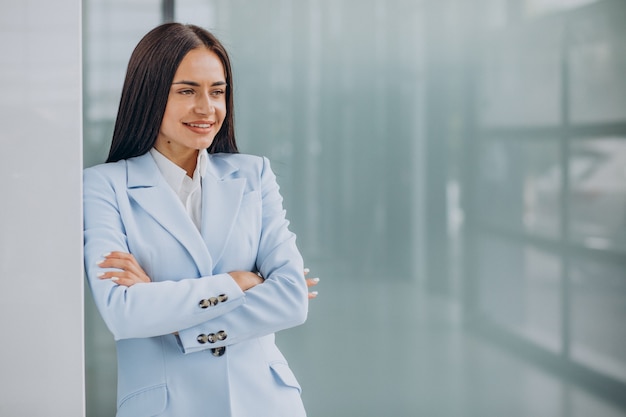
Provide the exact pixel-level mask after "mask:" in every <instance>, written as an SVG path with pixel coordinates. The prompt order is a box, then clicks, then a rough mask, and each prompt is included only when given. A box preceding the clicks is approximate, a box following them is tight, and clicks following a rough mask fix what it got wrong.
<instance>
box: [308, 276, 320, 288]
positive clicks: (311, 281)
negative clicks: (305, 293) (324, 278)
mask: <svg viewBox="0 0 626 417" xmlns="http://www.w3.org/2000/svg"><path fill="white" fill-rule="evenodd" d="M305 281H306V286H307V287H314V286H316V285H317V284H319V282H320V279H319V278H307V279H306V280H305Z"/></svg>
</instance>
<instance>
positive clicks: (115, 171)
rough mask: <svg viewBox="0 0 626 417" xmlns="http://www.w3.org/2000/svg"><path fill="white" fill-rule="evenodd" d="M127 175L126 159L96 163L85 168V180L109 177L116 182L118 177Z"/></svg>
mask: <svg viewBox="0 0 626 417" xmlns="http://www.w3.org/2000/svg"><path fill="white" fill-rule="evenodd" d="M125 177H126V160H124V159H123V160H121V161H117V162H109V163H105V164H99V165H94V166H92V167H89V168H85V169H84V170H83V180H84V181H85V182H89V181H98V179H100V180H104V179H108V180H110V181H113V182H115V180H116V179H122V178H125Z"/></svg>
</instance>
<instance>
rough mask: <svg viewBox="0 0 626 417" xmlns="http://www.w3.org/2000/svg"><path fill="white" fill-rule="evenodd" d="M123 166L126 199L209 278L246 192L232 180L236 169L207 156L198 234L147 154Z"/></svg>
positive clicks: (239, 182)
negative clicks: (183, 250)
mask: <svg viewBox="0 0 626 417" xmlns="http://www.w3.org/2000/svg"><path fill="white" fill-rule="evenodd" d="M126 166H127V186H128V194H129V196H130V197H131V198H132V199H133V200H135V201H136V202H137V204H139V205H140V206H141V207H142V209H144V210H145V211H146V212H148V213H149V214H150V215H151V216H152V217H153V218H154V219H155V220H156V221H157V222H158V223H159V224H161V225H162V226H163V227H164V228H165V229H166V230H168V231H169V232H170V233H171V234H172V235H173V236H174V237H175V238H176V239H177V240H178V241H179V242H180V243H181V244H182V245H183V246H185V248H186V249H187V251H188V252H189V253H190V255H191V256H192V257H193V259H194V260H195V262H196V264H197V266H198V270H199V271H200V274H201V275H203V276H205V275H210V274H212V273H213V268H214V267H215V266H216V265H217V264H218V262H219V260H220V259H221V257H222V255H223V251H224V248H225V247H226V246H227V245H226V244H227V242H228V239H229V237H230V232H231V230H232V228H233V225H234V222H235V220H236V218H237V215H238V213H239V206H240V205H241V200H242V196H243V193H244V189H245V184H246V180H245V179H244V178H233V176H232V175H233V174H234V173H235V172H236V171H237V170H238V168H237V167H236V166H234V165H233V164H232V163H231V162H229V161H227V160H226V159H225V158H222V157H220V156H214V155H209V158H208V160H207V166H206V171H205V175H204V177H203V178H202V225H201V230H200V232H201V233H198V229H197V228H196V226H195V225H194V224H193V222H192V221H191V219H190V218H189V216H188V214H187V213H186V211H185V209H184V208H183V206H182V205H181V204H179V202H178V197H177V196H176V193H175V192H174V191H173V190H172V189H171V187H170V186H169V185H168V184H167V182H166V181H165V179H164V178H163V176H162V175H161V172H160V171H159V168H158V167H157V165H156V163H155V162H154V159H153V158H152V156H151V155H150V154H149V153H146V154H144V155H141V156H138V157H135V158H130V159H128V160H127V164H126Z"/></svg>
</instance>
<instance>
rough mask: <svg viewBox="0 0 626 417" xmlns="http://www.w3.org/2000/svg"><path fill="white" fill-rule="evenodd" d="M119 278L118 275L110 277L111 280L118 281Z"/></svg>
mask: <svg viewBox="0 0 626 417" xmlns="http://www.w3.org/2000/svg"><path fill="white" fill-rule="evenodd" d="M118 280H119V278H118V277H111V281H118Z"/></svg>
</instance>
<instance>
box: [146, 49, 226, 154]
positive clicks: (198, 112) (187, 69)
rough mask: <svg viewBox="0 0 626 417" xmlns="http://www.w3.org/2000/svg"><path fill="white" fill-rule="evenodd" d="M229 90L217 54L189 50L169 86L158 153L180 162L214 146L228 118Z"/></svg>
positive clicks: (157, 141) (202, 50) (156, 145)
mask: <svg viewBox="0 0 626 417" xmlns="http://www.w3.org/2000/svg"><path fill="white" fill-rule="evenodd" d="M227 87H228V86H227V85H226V76H225V74H224V66H223V65H222V62H221V61H220V59H219V57H218V56H217V55H216V54H215V53H214V52H212V51H210V50H209V49H207V48H204V47H200V48H196V49H192V50H191V51H189V53H187V55H185V57H184V58H183V60H182V61H181V62H180V65H179V67H178V69H177V70H176V74H175V75H174V80H173V81H172V85H171V87H170V93H169V97H168V99H167V106H166V107H165V114H164V115H163V122H162V123H161V128H160V130H159V135H158V137H157V140H156V143H155V147H156V148H157V150H158V151H159V152H161V153H162V154H163V155H165V156H166V157H167V158H169V159H170V160H172V161H173V162H175V163H178V161H182V160H186V159H188V158H190V157H191V156H192V155H195V154H196V151H197V150H199V149H206V148H208V147H209V146H211V143H212V142H213V139H214V138H215V135H217V132H219V130H220V128H221V127H222V123H223V122H224V118H225V117H226V88H227ZM179 165H180V164H179Z"/></svg>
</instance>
